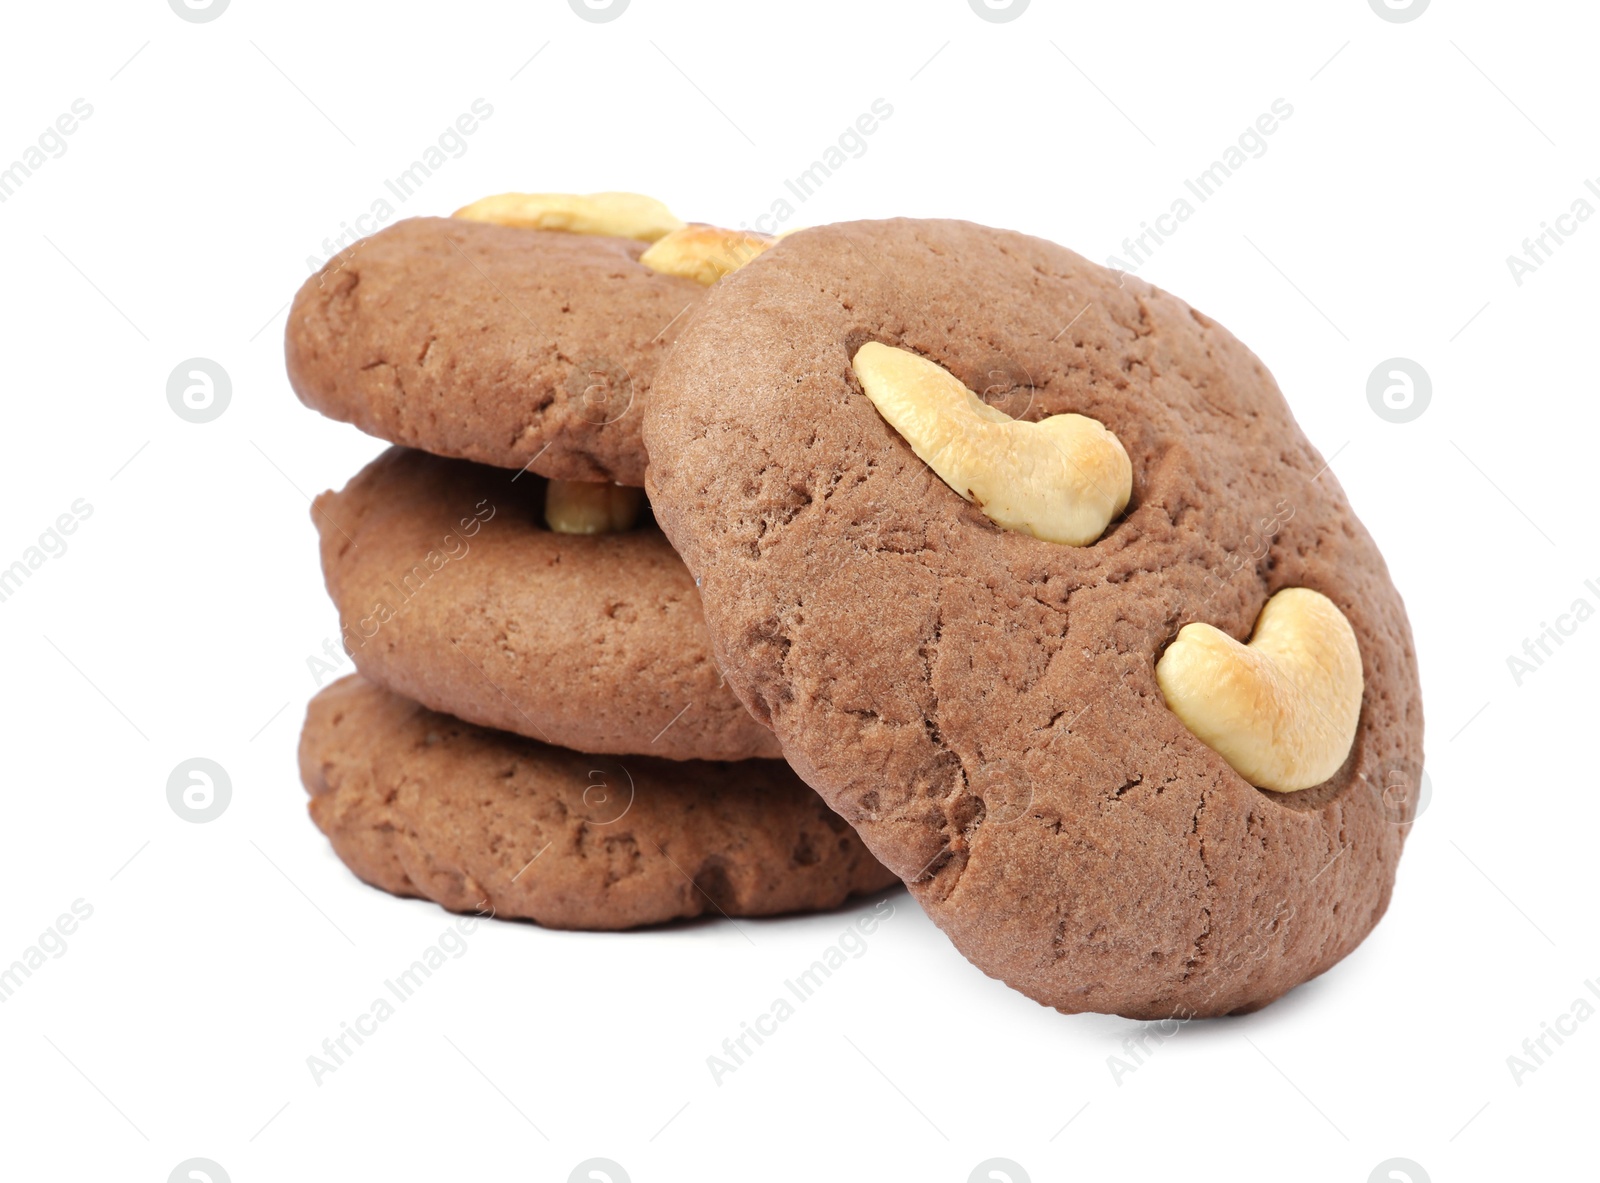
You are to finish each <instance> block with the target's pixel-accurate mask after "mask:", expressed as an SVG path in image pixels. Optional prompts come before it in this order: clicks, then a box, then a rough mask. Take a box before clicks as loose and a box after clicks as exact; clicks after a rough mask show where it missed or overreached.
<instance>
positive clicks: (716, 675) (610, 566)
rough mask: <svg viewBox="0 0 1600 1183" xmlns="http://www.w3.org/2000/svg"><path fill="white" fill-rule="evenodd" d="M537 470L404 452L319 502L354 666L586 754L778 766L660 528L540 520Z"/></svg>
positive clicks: (462, 712)
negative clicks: (586, 528) (576, 531)
mask: <svg viewBox="0 0 1600 1183" xmlns="http://www.w3.org/2000/svg"><path fill="white" fill-rule="evenodd" d="M544 489H545V481H544V478H542V477H537V476H534V475H532V474H531V473H521V474H518V473H514V472H507V471H506V470H505V469H501V468H491V467H489V466H487V465H482V464H472V463H469V462H467V461H464V460H446V459H443V458H442V457H438V456H431V455H429V454H427V453H425V452H417V451H413V450H411V449H408V448H391V449H390V450H389V451H387V452H385V453H384V454H383V455H381V456H379V457H378V458H377V459H376V460H374V461H373V462H372V463H371V464H369V465H367V467H366V468H365V469H363V470H362V471H361V472H360V473H358V474H357V475H356V476H355V477H354V478H353V479H352V480H351V481H350V483H349V484H348V485H346V486H345V488H344V489H343V490H341V491H339V492H337V493H333V492H329V493H324V494H322V496H320V497H318V498H317V500H316V502H315V504H314V507H313V509H312V514H311V517H312V520H313V521H314V522H315V523H316V525H317V530H318V533H319V534H320V535H321V545H322V570H323V576H324V578H325V580H326V581H327V585H328V592H329V594H330V595H331V596H332V597H333V602H334V604H335V605H336V606H337V607H338V609H339V617H340V626H341V635H342V636H343V638H344V642H345V647H346V649H347V651H348V652H349V653H350V655H351V657H352V658H353V659H354V661H355V665H356V668H357V669H358V670H360V671H361V672H362V674H364V675H365V676H366V677H368V678H370V679H371V680H372V681H374V682H377V683H378V684H380V685H382V686H384V687H386V688H387V689H390V690H393V691H395V692H397V693H400V694H404V695H406V696H408V697H410V698H414V699H417V700H418V701H419V702H421V703H423V704H424V705H426V706H429V707H431V708H433V709H434V710H440V711H448V712H449V713H451V714H453V715H458V716H460V717H461V718H463V719H466V720H468V721H469V722H473V723H480V724H483V725H484V726H488V727H499V728H503V729H504V730H507V731H514V732H517V733H518V734H521V735H526V736H529V737H531V738H534V739H540V740H543V741H545V742H546V743H554V744H560V745H561V746H563V747H568V748H574V749H577V750H578V751H584V752H610V753H619V752H636V753H644V754H646V755H652V756H660V757H663V758H665V759H671V760H690V759H701V760H743V759H746V758H749V757H769V758H773V757H777V756H778V755H779V748H778V742H777V739H776V738H775V737H774V736H773V734H772V732H771V731H770V730H768V729H767V728H766V727H764V726H763V725H762V724H760V723H758V722H757V721H756V720H755V719H754V718H753V717H752V716H751V715H750V713H749V712H748V711H746V710H745V709H744V707H743V706H742V705H741V704H740V702H739V700H738V698H736V697H735V695H734V693H733V691H732V690H730V689H729V688H728V687H727V686H726V684H724V682H723V680H722V674H721V672H720V671H719V670H718V669H717V665H716V663H715V662H714V661H713V660H712V657H711V639H710V637H709V636H707V635H706V628H705V621H704V618H703V617H702V615H701V609H700V593H699V591H698V590H697V589H696V588H695V586H694V580H693V578H692V577H691V576H690V575H689V571H688V569H687V568H686V567H685V566H684V565H683V561H682V560H681V559H679V558H678V556H677V555H676V554H675V553H674V552H673V550H672V547H671V546H669V545H668V544H667V540H666V538H665V537H664V536H663V535H662V534H661V531H660V530H659V529H657V528H655V526H654V524H653V523H650V522H648V521H647V522H646V523H644V524H642V525H640V526H637V527H635V528H634V529H631V530H627V531H624V532H622V533H617V534H604V535H597V536H579V535H571V534H557V533H555V532H554V531H552V530H549V529H547V528H546V527H545V525H544V522H543V519H542V513H543V502H544Z"/></svg>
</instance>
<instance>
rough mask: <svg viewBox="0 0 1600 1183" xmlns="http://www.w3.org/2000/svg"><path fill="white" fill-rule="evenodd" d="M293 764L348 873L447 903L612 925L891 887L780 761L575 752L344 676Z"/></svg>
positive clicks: (555, 923) (736, 912) (760, 912)
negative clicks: (623, 756) (440, 710)
mask: <svg viewBox="0 0 1600 1183" xmlns="http://www.w3.org/2000/svg"><path fill="white" fill-rule="evenodd" d="M300 775H301V778H302V779H303V780H304V781H305V785H306V789H307V790H308V791H309V792H310V794H311V816H312V818H313V819H314V820H315V821H316V823H317V826H318V827H319V828H320V829H321V830H322V832H323V833H325V834H326V835H327V836H328V838H329V840H330V841H331V842H332V843H333V848H334V850H335V851H337V852H338V855H339V857H340V858H341V859H343V860H344V862H345V864H346V865H347V866H348V867H349V868H350V869H351V870H352V871H354V872H355V873H356V875H358V876H359V877H360V878H362V879H364V880H366V881H367V882H368V883H371V884H373V885H375V886H377V887H381V888H383V889H384V890H385V891H391V892H393V893H395V894H396V895H402V896H418V897H423V898H427V899H431V900H435V901H436V902H438V903H440V904H442V905H443V906H444V907H446V908H449V909H451V910H452V911H458V912H471V911H480V912H490V911H492V912H493V913H494V914H495V915H496V916H502V917H507V918H511V917H520V918H525V919H529V920H536V921H538V922H539V923H540V924H543V925H545V926H547V927H550V928H588V929H618V928H632V927H634V926H636V925H641V924H655V923H658V922H660V921H663V920H675V919H679V918H683V917H690V916H699V915H702V914H704V913H713V914H715V913H718V912H720V913H722V914H723V915H727V916H769V915H774V914H776V913H781V912H801V911H814V910H818V909H823V908H833V907H837V906H838V905H839V904H841V903H843V902H844V901H845V900H846V899H847V898H848V897H850V896H852V895H855V894H858V893H861V892H869V891H876V890H878V889H880V888H883V887H885V886H887V885H889V884H892V883H893V882H894V876H893V875H892V874H890V873H889V872H888V871H887V870H886V869H884V868H883V867H882V866H880V865H879V864H878V863H876V862H875V861H874V860H873V858H872V856H871V855H869V854H868V853H867V851H866V848H865V847H863V846H862V844H861V841H860V839H858V838H857V837H856V835H855V834H854V833H852V832H851V830H850V827H849V826H847V825H845V823H844V822H843V821H841V820H840V819H839V817H838V816H837V815H836V814H834V813H833V812H832V811H830V810H829V809H828V807H827V806H826V805H824V804H823V803H822V800H821V798H819V797H818V796H817V795H816V794H815V793H813V792H812V791H811V790H810V789H808V788H806V786H805V785H804V784H802V783H801V781H800V779H799V778H798V777H797V776H795V775H794V773H792V772H790V771H789V769H788V768H787V767H786V766H785V765H784V764H783V762H782V761H779V760H747V761H741V762H738V763H732V764H709V763H702V762H700V761H693V762H685V763H673V762H670V761H665V760H655V759H650V758H648V757H628V758H626V759H624V760H622V761H620V762H619V761H616V760H612V759H609V758H607V757H595V756H587V755H584V754H582V753H580V752H572V751H568V750H566V749H564V748H554V747H549V746H546V745H544V744H540V743H535V742H533V741H532V740H527V739H522V738H519V737H517V736H513V735H507V734H505V733H504V732H498V731H489V730H487V729H485V728H481V727H474V726H473V725H472V724H470V723H463V722H461V721H460V720H459V719H454V718H451V717H450V716H448V715H440V714H435V713H434V712H432V711H428V710H425V709H424V708H422V707H420V706H418V705H417V704H416V703H413V702H410V701H408V700H406V699H404V698H401V697H400V696H398V695H395V694H390V693H389V692H388V691H385V690H381V689H379V688H378V687H376V686H374V685H372V684H371V683H369V682H366V681H364V680H362V679H361V678H360V677H359V676H354V675H352V676H351V677H348V678H344V679H342V680H341V681H338V682H335V683H334V684H333V685H331V686H328V687H327V688H326V689H324V690H323V691H321V692H320V693H319V694H318V695H317V696H316V697H315V698H313V699H312V700H311V704H310V707H309V708H308V710H307V712H306V724H305V730H304V732H303V733H302V734H301V737H300Z"/></svg>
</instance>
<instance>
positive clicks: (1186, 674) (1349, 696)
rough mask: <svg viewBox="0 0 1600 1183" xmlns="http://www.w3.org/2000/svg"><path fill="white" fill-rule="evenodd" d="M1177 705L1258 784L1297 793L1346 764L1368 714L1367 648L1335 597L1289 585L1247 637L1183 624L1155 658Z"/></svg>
mask: <svg viewBox="0 0 1600 1183" xmlns="http://www.w3.org/2000/svg"><path fill="white" fill-rule="evenodd" d="M1156 681H1157V682H1158V683H1160V685H1161V693H1162V694H1163V695H1164V696H1165V697H1166V700H1167V705H1168V706H1169V707H1171V708H1172V712H1173V713H1174V714H1175V715H1177V716H1178V718H1179V719H1181V720H1183V725H1184V726H1185V727H1187V728H1188V729H1189V730H1190V731H1192V732H1194V734H1195V735H1196V736H1198V737H1199V738H1200V739H1201V740H1202V741H1204V743H1205V744H1206V746H1207V747H1210V748H1213V749H1215V751H1216V752H1217V753H1218V754H1219V755H1221V756H1222V758H1223V759H1224V760H1226V761H1227V762H1228V763H1229V765H1231V766H1232V768H1233V770H1234V771H1235V772H1237V773H1238V774H1239V775H1240V776H1242V777H1244V778H1245V779H1246V780H1247V781H1249V782H1250V783H1251V784H1253V785H1255V786H1256V787H1257V788H1262V789H1271V790H1272V791H1273V792H1277V793H1292V792H1294V791H1296V790H1297V789H1309V788H1310V787H1311V786H1312V785H1319V784H1321V783H1322V782H1323V781H1325V780H1327V779H1328V778H1329V777H1330V776H1332V775H1333V774H1334V773H1335V772H1337V771H1338V770H1339V767H1340V765H1342V764H1343V763H1344V761H1345V757H1346V756H1348V755H1349V754H1350V745H1351V744H1352V743H1354V742H1355V737H1356V722H1357V720H1358V719H1359V718H1360V715H1361V692H1362V680H1361V647H1360V645H1359V644H1358V643H1357V641H1356V634H1355V630H1353V629H1352V628H1351V627H1350V622H1349V621H1348V620H1346V619H1345V615H1344V613H1343V612H1341V611H1339V609H1338V607H1337V606H1336V605H1335V604H1334V602H1333V601H1332V600H1330V599H1328V597H1327V596H1324V595H1322V594H1321V593H1320V592H1314V591H1311V590H1310V589H1308V588H1303V587H1291V588H1285V589H1284V590H1283V591H1280V592H1279V593H1278V594H1277V595H1275V596H1273V597H1272V598H1271V599H1270V600H1268V601H1267V603H1266V606H1265V607H1263V608H1262V609H1261V615H1259V616H1258V617H1256V627H1255V632H1254V633H1253V634H1252V635H1251V637H1250V643H1249V644H1248V645H1241V644H1239V642H1238V641H1235V640H1234V639H1233V638H1232V637H1230V636H1228V635H1227V634H1226V633H1224V632H1221V631H1219V630H1218V629H1215V628H1213V627H1212V626H1211V625H1209V624H1186V625H1184V626H1183V628H1182V629H1180V630H1179V632H1178V637H1177V640H1175V641H1173V642H1172V644H1171V645H1169V646H1168V647H1167V651H1166V652H1165V653H1164V654H1162V655H1161V660H1160V661H1158V662H1157V663H1156Z"/></svg>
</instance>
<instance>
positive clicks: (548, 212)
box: [453, 193, 683, 242]
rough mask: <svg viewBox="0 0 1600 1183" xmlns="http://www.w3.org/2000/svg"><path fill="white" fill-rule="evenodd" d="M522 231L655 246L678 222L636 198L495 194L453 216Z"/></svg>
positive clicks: (662, 209)
mask: <svg viewBox="0 0 1600 1183" xmlns="http://www.w3.org/2000/svg"><path fill="white" fill-rule="evenodd" d="M453 216H454V217H457V218H464V219H466V220H467V221H469V222H493V223H495V224H496V225H499V226H520V227H522V228H523V229H525V230H566V231H569V232H571V233H573V234H604V235H608V236H610V237H612V238H636V239H639V240H640V241H641V242H654V241H656V239H658V238H661V237H663V236H665V235H667V234H670V233H672V231H674V230H681V229H682V228H683V221H682V219H680V218H677V217H675V216H674V215H673V213H672V211H671V210H669V209H668V208H667V207H666V206H664V205H662V204H661V203H660V202H659V201H657V200H656V199H655V198H653V197H645V196H643V195H642V194H638V193H590V194H587V195H581V194H577V193H499V194H496V195H495V196H493V197H485V198H482V199H480V200H478V201H474V202H473V203H472V204H471V205H467V206H463V207H462V208H461V209H458V210H457V211H456V212H455V214H454V215H453Z"/></svg>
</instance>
